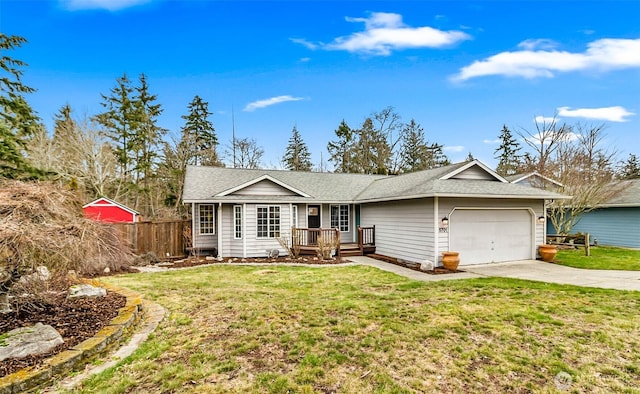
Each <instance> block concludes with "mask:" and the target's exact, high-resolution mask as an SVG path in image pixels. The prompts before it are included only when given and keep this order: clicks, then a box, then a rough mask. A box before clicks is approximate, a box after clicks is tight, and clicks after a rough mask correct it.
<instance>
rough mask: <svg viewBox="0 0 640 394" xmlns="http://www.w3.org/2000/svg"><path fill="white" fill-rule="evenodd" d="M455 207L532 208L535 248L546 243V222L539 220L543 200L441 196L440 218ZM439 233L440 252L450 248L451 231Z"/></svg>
mask: <svg viewBox="0 0 640 394" xmlns="http://www.w3.org/2000/svg"><path fill="white" fill-rule="evenodd" d="M454 208H497V209H500V208H502V209H504V208H531V209H532V210H533V212H534V213H533V218H532V220H533V222H534V228H535V236H534V245H533V248H535V247H536V246H537V245H540V244H542V243H544V239H545V233H544V231H545V228H544V223H539V222H538V220H537V218H538V217H539V216H543V215H544V203H543V201H542V200H518V199H514V200H510V199H469V198H449V199H447V198H440V199H439V207H438V210H439V212H438V215H437V217H438V220H441V219H442V218H443V217H445V216H447V217H448V216H449V215H451V212H452V211H453V210H454ZM438 235H439V237H438V250H439V252H443V251H446V250H449V233H448V232H446V233H439V234H438ZM534 256H535V254H534Z"/></svg>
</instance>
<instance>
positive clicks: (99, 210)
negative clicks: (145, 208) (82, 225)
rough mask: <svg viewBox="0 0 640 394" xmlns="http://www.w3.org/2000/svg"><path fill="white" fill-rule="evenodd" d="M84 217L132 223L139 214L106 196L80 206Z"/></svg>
mask: <svg viewBox="0 0 640 394" xmlns="http://www.w3.org/2000/svg"><path fill="white" fill-rule="evenodd" d="M82 212H83V213H84V216H85V217H88V218H91V219H95V220H99V221H101V222H110V223H120V222H126V223H132V222H137V221H139V220H140V214H139V213H138V212H137V211H134V210H133V209H131V208H128V207H126V206H124V205H122V204H119V203H117V202H115V201H113V200H110V199H108V198H106V197H100V198H98V199H97V200H94V201H91V202H90V203H88V204H85V205H84V206H83V207H82Z"/></svg>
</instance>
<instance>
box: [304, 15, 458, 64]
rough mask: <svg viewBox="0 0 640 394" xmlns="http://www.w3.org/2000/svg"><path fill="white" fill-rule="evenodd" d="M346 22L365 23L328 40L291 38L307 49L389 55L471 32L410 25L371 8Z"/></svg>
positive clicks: (437, 44) (450, 41)
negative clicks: (361, 27)
mask: <svg viewBox="0 0 640 394" xmlns="http://www.w3.org/2000/svg"><path fill="white" fill-rule="evenodd" d="M345 20H346V21H347V22H354V23H364V31H360V32H356V33H353V34H351V35H348V36H342V37H336V38H335V39H334V40H333V41H332V42H330V43H328V44H327V43H322V42H318V43H313V42H310V41H307V40H305V39H300V38H293V39H291V41H293V42H295V43H298V44H301V45H304V46H306V47H307V48H309V49H318V48H320V49H324V50H330V51H347V52H352V53H365V54H370V55H378V56H388V55H390V54H391V52H393V51H394V50H401V49H408V48H440V47H444V46H448V45H453V44H456V43H458V42H460V41H464V40H469V39H471V36H469V35H468V34H467V33H464V32H462V31H458V30H449V31H443V30H438V29H434V28H432V27H429V26H422V27H410V26H407V25H405V24H404V23H403V22H402V15H400V14H394V13H387V12H373V13H371V14H370V16H369V17H368V18H350V17H346V18H345Z"/></svg>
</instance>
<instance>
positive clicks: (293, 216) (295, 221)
mask: <svg viewBox="0 0 640 394" xmlns="http://www.w3.org/2000/svg"><path fill="white" fill-rule="evenodd" d="M291 227H295V228H298V206H297V205H292V206H291Z"/></svg>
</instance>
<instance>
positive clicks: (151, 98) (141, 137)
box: [132, 74, 166, 215]
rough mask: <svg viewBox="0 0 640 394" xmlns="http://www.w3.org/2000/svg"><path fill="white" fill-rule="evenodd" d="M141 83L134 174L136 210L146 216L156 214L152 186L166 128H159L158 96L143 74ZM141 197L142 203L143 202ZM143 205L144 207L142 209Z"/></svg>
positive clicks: (136, 98)
mask: <svg viewBox="0 0 640 394" xmlns="http://www.w3.org/2000/svg"><path fill="white" fill-rule="evenodd" d="M139 82H140V84H139V85H138V86H137V87H135V89H134V90H135V96H134V97H133V108H134V122H133V123H132V129H133V131H134V135H133V140H134V143H133V154H134V157H135V163H134V167H133V168H134V174H135V178H134V180H135V183H136V187H137V189H138V193H137V198H136V200H135V201H136V202H135V207H136V209H138V210H141V211H142V212H143V214H144V215H153V212H154V206H153V204H152V203H151V198H150V193H151V190H150V184H151V182H152V178H153V177H154V176H155V167H156V165H157V164H158V163H157V162H158V160H157V158H158V157H159V149H160V145H161V143H162V136H163V135H164V134H165V133H166V129H163V128H162V127H160V126H158V124H157V121H158V116H160V114H161V113H162V111H163V110H162V108H161V105H160V104H159V103H156V100H157V95H154V94H151V93H149V85H148V83H147V78H146V76H145V75H144V74H141V75H140V77H139ZM140 197H142V201H140ZM141 204H142V206H141Z"/></svg>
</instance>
